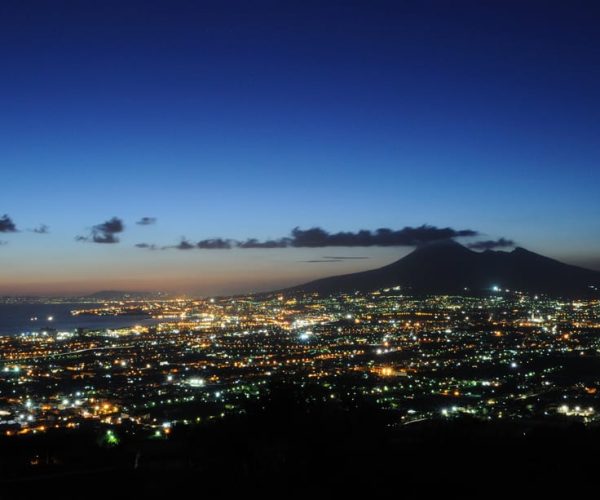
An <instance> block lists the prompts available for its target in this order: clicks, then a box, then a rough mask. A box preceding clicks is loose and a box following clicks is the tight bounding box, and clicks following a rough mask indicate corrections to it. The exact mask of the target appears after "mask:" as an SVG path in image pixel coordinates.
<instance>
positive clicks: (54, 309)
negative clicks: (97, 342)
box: [0, 302, 156, 335]
mask: <svg viewBox="0 0 600 500" xmlns="http://www.w3.org/2000/svg"><path fill="white" fill-rule="evenodd" d="M96 306H100V304H91V303H89V302H86V303H85V304H80V303H70V304H67V303H58V304H21V303H20V304H0V335H17V334H19V333H25V332H39V331H43V330H44V329H47V328H53V329H55V330H58V331H73V330H75V329H77V328H89V329H104V328H124V327H127V326H134V325H150V324H154V323H156V320H154V319H152V318H148V316H145V315H141V314H140V315H127V316H73V315H71V311H72V310H74V309H89V308H93V307H96ZM34 318H37V319H34Z"/></svg>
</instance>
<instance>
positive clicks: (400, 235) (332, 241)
mask: <svg viewBox="0 0 600 500" xmlns="http://www.w3.org/2000/svg"><path fill="white" fill-rule="evenodd" d="M478 234H479V233H478V232H477V231H474V230H472V229H460V230H457V229H453V228H450V227H445V228H438V227H436V226H429V225H422V226H418V227H410V226H407V227H404V228H403V229H398V230H394V229H389V228H380V229H376V230H375V231H370V230H366V229H363V230H360V231H357V232H337V233H330V232H328V231H326V230H324V229H322V228H320V227H313V228H310V229H300V228H299V227H296V228H294V229H293V230H292V232H291V235H290V236H288V237H284V238H279V239H270V240H264V241H261V240H259V239H256V238H249V239H247V240H245V241H237V240H231V239H224V238H213V239H206V240H201V241H198V242H197V243H193V242H190V241H189V240H187V239H186V238H183V239H182V240H181V242H180V243H179V244H178V245H175V246H173V247H170V248H177V249H179V250H191V249H193V248H200V249H210V250H228V249H231V248H242V249H251V248H263V249H268V248H325V247H375V246H377V247H395V246H418V245H422V244H425V243H431V242H433V241H440V240H448V239H454V238H461V237H473V236H477V235H478ZM142 248H149V246H148V245H144V246H143V247H142Z"/></svg>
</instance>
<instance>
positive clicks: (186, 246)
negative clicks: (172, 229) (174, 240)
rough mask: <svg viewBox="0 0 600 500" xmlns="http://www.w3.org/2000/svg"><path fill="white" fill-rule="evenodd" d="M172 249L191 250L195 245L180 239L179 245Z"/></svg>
mask: <svg viewBox="0 0 600 500" xmlns="http://www.w3.org/2000/svg"><path fill="white" fill-rule="evenodd" d="M173 248H177V249H178V250H191V249H192V248H196V245H194V244H193V243H190V242H189V241H188V240H186V239H185V238H181V241H180V242H179V245H176V246H175V247H173Z"/></svg>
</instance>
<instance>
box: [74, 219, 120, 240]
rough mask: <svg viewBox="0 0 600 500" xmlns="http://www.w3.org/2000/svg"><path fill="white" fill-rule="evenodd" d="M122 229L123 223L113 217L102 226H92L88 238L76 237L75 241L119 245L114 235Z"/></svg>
mask: <svg viewBox="0 0 600 500" xmlns="http://www.w3.org/2000/svg"><path fill="white" fill-rule="evenodd" d="M124 229H125V226H124V225H123V221H122V220H121V219H119V218H118V217H113V218H112V219H109V220H107V221H106V222H103V223H102V224H97V225H95V226H93V227H92V229H91V231H90V234H89V235H88V236H77V237H75V239H76V240H77V241H90V242H92V243H119V238H118V237H117V236H116V235H117V234H119V233H122V232H123V231H124Z"/></svg>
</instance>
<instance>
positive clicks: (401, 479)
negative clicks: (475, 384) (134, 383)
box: [0, 385, 600, 499]
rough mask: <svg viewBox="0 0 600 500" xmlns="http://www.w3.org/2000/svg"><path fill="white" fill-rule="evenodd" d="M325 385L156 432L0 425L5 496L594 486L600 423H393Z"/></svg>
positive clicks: (530, 491) (551, 491) (521, 491)
mask: <svg viewBox="0 0 600 500" xmlns="http://www.w3.org/2000/svg"><path fill="white" fill-rule="evenodd" d="M320 391H321V390H320V389H319V388H318V387H316V386H315V387H307V388H305V389H298V388H297V387H291V386H286V385H281V386H278V387H275V388H274V389H273V390H272V391H271V395H270V396H268V397H267V398H263V399H262V400H260V401H257V402H254V403H252V404H251V405H250V406H249V407H248V408H247V411H246V413H245V414H242V415H238V416H233V417H230V418H226V419H223V420H215V421H213V422H207V423H205V424H202V425H198V426H193V427H177V426H176V427H174V428H173V429H172V430H171V432H170V433H169V434H168V435H163V436H162V437H157V438H152V437H148V436H147V435H146V436H142V435H140V434H139V433H134V432H133V431H131V432H128V431H127V430H126V429H119V430H118V433H119V435H118V436H117V435H115V434H112V435H111V434H110V432H111V431H107V430H102V429H98V428H97V427H95V428H91V427H90V428H88V429H86V428H85V427H84V428H81V429H79V430H78V431H77V432H69V431H64V430H61V431H58V430H57V431H55V432H53V431H49V432H48V433H45V434H39V435H32V436H27V437H23V438H19V439H14V438H6V437H3V438H1V439H0V498H15V496H18V497H20V498H31V497H32V496H33V495H37V494H43V495H44V496H46V497H48V496H50V497H53V496H54V495H60V497H61V498H78V499H79V498H84V497H97V496H103V497H111V498H122V497H125V496H131V495H135V496H136V497H137V498H144V497H153V498H154V497H165V496H168V495H171V496H174V495H176V496H177V497H185V498H206V496H207V495H211V496H226V495H229V494H232V493H235V494H244V495H248V494H253V493H260V494H265V495H269V496H270V495H277V496H282V497H286V496H294V494H318V493H328V494H336V493H344V494H352V493H372V494H388V495H393V496H394V497H397V498H423V497H425V496H427V497H428V496H429V495H432V494H435V495H443V496H444V497H446V498H459V497H461V498H465V497H469V498H475V497H477V498H480V497H485V496H490V495H492V496H498V495H510V496H511V497H512V496H514V495H519V496H520V495H532V496H533V495H535V497H537V498H539V497H540V495H551V496H553V497H554V496H557V495H565V496H573V495H576V494H578V493H583V492H585V491H586V488H593V489H592V491H594V490H595V488H596V487H597V486H596V469H597V464H596V458H595V457H596V455H597V450H598V446H599V445H600V429H599V428H596V427H593V426H584V425H583V424H578V423H575V424H572V423H571V424H565V425H557V424H552V425H548V424H542V423H538V422H533V421H526V420H524V421H522V422H515V421H511V422H508V421H507V422H499V421H497V420H496V421H494V422H486V421H481V420H470V419H467V418H461V419H457V420H454V421H447V420H446V421H439V420H429V421H423V422H414V423H411V424H410V425H398V424H397V423H395V421H394V420H395V419H394V416H393V413H391V412H386V411H384V410H381V409H379V408H376V407H375V406H373V405H371V404H369V403H368V402H367V401H365V402H364V403H359V404H357V405H353V407H352V408H350V407H348V406H347V405H346V404H344V402H343V401H339V400H330V399H329V398H328V397H327V394H325V393H321V392H320ZM107 429H108V428H107ZM184 492H185V493H184Z"/></svg>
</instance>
